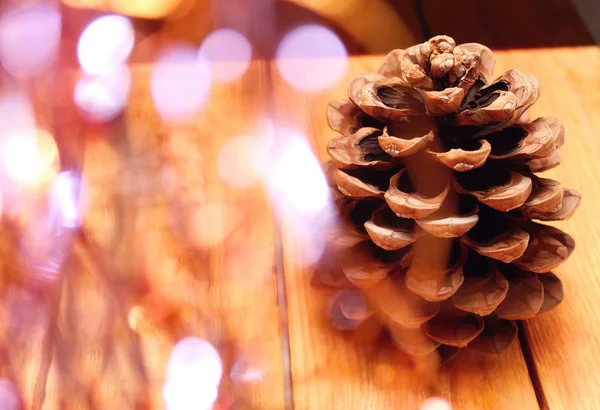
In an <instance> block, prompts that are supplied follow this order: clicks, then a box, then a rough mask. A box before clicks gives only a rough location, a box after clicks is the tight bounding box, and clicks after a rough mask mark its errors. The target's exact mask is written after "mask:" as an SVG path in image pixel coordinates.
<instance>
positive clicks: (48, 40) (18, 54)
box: [0, 5, 61, 77]
mask: <svg viewBox="0 0 600 410" xmlns="http://www.w3.org/2000/svg"><path fill="white" fill-rule="evenodd" d="M60 30H61V16H60V12H59V10H58V9H57V8H56V7H52V6H49V5H48V6H45V5H29V6H21V7H18V8H15V9H12V10H10V11H8V12H7V13H6V14H4V16H2V18H1V19H0V60H1V61H2V65H3V66H4V68H5V69H6V71H8V72H9V73H10V74H12V75H13V76H15V77H29V76H33V75H36V74H39V73H41V72H42V71H44V70H45V69H46V68H48V66H49V65H51V64H52V63H53V62H54V60H55V58H56V56H57V54H58V47H59V44H60Z"/></svg>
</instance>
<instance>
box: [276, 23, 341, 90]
mask: <svg viewBox="0 0 600 410" xmlns="http://www.w3.org/2000/svg"><path fill="white" fill-rule="evenodd" d="M276 64H277V68H278V70H279V72H280V73H281V76H282V77H283V79H284V80H285V81H286V82H287V83H288V84H290V85H291V86H292V87H294V88H296V89H298V90H299V91H305V92H317V91H323V90H326V89H328V88H330V87H332V86H333V85H335V84H336V83H337V82H338V81H340V80H341V78H342V77H343V75H344V74H345V72H346V69H347V67H348V52H347V51H346V47H344V43H342V41H341V40H340V39H339V37H338V36H337V35H336V34H335V33H334V32H332V31H331V30H329V29H328V28H326V27H323V26H319V25H312V24H311V25H305V26H301V27H298V28H295V29H293V30H292V31H290V32H289V33H287V34H286V35H285V37H284V38H283V40H281V43H280V44H279V46H278V48H277V55H276Z"/></svg>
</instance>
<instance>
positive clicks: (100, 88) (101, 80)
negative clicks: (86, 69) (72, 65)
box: [73, 65, 131, 123]
mask: <svg viewBox="0 0 600 410" xmlns="http://www.w3.org/2000/svg"><path fill="white" fill-rule="evenodd" d="M130 89H131V72H130V70H129V68H128V67H127V66H125V65H121V66H119V67H117V68H116V69H114V70H112V71H111V72H109V73H107V74H103V75H96V76H90V75H86V76H84V77H82V78H81V79H80V80H79V81H78V82H77V85H76V86H75V90H74V96H73V98H74V100H75V104H76V105H77V107H78V108H79V110H80V111H81V113H82V114H83V116H84V117H85V118H87V119H88V120H90V121H92V122H99V123H103V122H108V121H110V120H113V119H114V118H116V117H117V116H118V115H119V114H120V113H121V112H122V111H123V109H124V108H125V105H126V104H127V100H128V98H129V91H130Z"/></svg>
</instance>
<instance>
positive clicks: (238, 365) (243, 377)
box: [229, 357, 263, 383]
mask: <svg viewBox="0 0 600 410" xmlns="http://www.w3.org/2000/svg"><path fill="white" fill-rule="evenodd" d="M229 377H230V378H231V380H233V381H235V382H238V383H255V382H258V381H260V380H262V378H263V371H262V370H261V369H260V368H259V367H257V366H253V365H252V363H251V362H250V361H249V360H248V359H247V358H244V357H240V358H239V359H237V360H236V361H235V363H234V364H233V366H231V371H230V372H229Z"/></svg>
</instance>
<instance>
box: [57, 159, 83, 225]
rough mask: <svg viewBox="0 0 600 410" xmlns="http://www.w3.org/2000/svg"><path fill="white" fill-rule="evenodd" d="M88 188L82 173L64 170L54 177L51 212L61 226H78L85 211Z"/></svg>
mask: <svg viewBox="0 0 600 410" xmlns="http://www.w3.org/2000/svg"><path fill="white" fill-rule="evenodd" d="M85 193H86V189H85V186H84V183H83V181H82V179H81V174H80V173H78V172H75V171H63V172H61V173H59V174H58V175H57V176H56V178H55V179H54V183H53V184H52V188H51V190H50V213H51V215H52V218H54V219H55V220H56V221H57V223H58V224H59V225H60V226H63V227H65V228H77V227H79V226H80V225H81V220H82V219H83V214H84V211H85V204H86V202H87V201H86V199H85Z"/></svg>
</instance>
